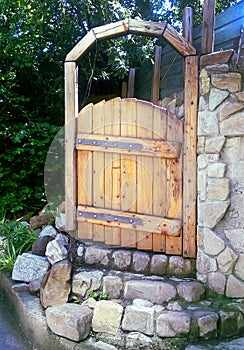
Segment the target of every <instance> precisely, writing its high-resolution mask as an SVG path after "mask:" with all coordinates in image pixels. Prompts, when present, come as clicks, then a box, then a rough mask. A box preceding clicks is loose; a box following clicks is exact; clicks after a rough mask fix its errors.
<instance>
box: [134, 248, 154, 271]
mask: <svg viewBox="0 0 244 350" xmlns="http://www.w3.org/2000/svg"><path fill="white" fill-rule="evenodd" d="M149 262H150V257H149V255H148V254H147V253H144V252H134V253H133V260H132V264H133V270H134V271H135V272H144V271H146V270H147V269H148V266H149Z"/></svg>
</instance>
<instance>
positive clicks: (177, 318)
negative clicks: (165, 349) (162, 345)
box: [156, 311, 191, 337]
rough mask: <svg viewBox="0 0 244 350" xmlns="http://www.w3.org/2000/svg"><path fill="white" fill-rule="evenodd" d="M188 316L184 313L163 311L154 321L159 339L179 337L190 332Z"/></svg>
mask: <svg viewBox="0 0 244 350" xmlns="http://www.w3.org/2000/svg"><path fill="white" fill-rule="evenodd" d="M190 322H191V319H190V316H189V315H188V314H187V313H185V312H181V311H180V312H173V311H163V312H162V313H161V315H160V316H159V317H158V318H157V321H156V331H157V334H158V335H159V336H160V337H179V336H183V335H187V334H188V333H189V331H190Z"/></svg>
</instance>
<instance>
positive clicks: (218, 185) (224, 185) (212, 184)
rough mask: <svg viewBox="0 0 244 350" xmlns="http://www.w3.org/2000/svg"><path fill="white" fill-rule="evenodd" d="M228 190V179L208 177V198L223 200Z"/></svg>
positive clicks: (226, 196) (227, 194)
mask: <svg viewBox="0 0 244 350" xmlns="http://www.w3.org/2000/svg"><path fill="white" fill-rule="evenodd" d="M229 192H230V186H229V179H226V178H225V179H210V180H209V182H208V199H210V200H213V201H218V200H220V201H225V200H226V199H227V198H228V196H229Z"/></svg>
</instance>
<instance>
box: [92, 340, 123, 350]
mask: <svg viewBox="0 0 244 350" xmlns="http://www.w3.org/2000/svg"><path fill="white" fill-rule="evenodd" d="M94 348H95V349H98V350H117V347H115V346H113V345H111V344H107V343H105V342H104V341H101V340H99V341H98V342H96V343H94Z"/></svg>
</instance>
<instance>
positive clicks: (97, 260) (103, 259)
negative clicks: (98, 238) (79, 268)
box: [85, 245, 112, 266]
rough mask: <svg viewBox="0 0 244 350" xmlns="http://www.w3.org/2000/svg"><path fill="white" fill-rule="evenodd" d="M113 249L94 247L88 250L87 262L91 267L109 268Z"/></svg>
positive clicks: (86, 253)
mask: <svg viewBox="0 0 244 350" xmlns="http://www.w3.org/2000/svg"><path fill="white" fill-rule="evenodd" d="M111 252H112V251H111V249H105V248H102V247H97V246H95V245H92V246H90V247H87V248H86V252H85V262H86V264H89V265H103V266H108V265H109V262H110V255H111Z"/></svg>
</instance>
